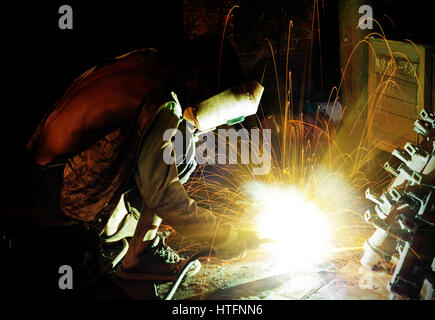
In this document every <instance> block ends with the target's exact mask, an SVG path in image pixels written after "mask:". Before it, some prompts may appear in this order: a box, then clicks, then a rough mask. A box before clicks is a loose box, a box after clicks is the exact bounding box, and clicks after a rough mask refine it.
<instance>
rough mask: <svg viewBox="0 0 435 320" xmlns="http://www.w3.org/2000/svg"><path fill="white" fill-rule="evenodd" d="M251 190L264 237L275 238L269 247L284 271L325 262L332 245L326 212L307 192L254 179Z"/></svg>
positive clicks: (260, 231) (249, 186)
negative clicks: (305, 193) (308, 198)
mask: <svg viewBox="0 0 435 320" xmlns="http://www.w3.org/2000/svg"><path fill="white" fill-rule="evenodd" d="M247 193H248V195H250V197H251V198H252V201H253V210H254V211H255V213H256V214H257V215H256V225H257V228H258V231H259V233H260V238H262V239H271V240H274V241H275V242H274V243H272V244H270V246H269V249H270V252H271V254H272V255H273V257H274V258H275V259H274V260H276V261H274V262H273V263H275V264H276V268H278V269H280V271H301V270H304V269H305V270H306V269H307V268H310V267H315V266H316V265H318V264H319V263H321V262H322V261H323V260H324V259H325V257H326V255H327V253H328V251H329V248H330V241H329V238H330V237H329V230H330V228H329V226H328V222H327V219H326V216H325V213H324V212H322V210H320V209H319V208H318V207H317V205H316V204H315V203H313V202H310V201H307V199H306V196H305V195H304V193H303V192H301V191H300V190H298V189H296V188H295V187H290V186H286V187H283V186H279V185H273V184H264V183H259V182H252V183H250V184H248V185H247ZM276 268H275V269H276Z"/></svg>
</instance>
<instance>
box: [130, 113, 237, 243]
mask: <svg viewBox="0 0 435 320" xmlns="http://www.w3.org/2000/svg"><path fill="white" fill-rule="evenodd" d="M179 121H180V120H179V117H178V116H177V115H176V114H175V113H174V112H173V110H171V108H170V106H168V105H166V107H163V108H162V109H161V110H160V112H159V113H158V114H157V116H156V118H155V120H154V122H153V124H152V126H151V127H150V129H149V130H148V131H147V134H146V135H145V136H144V137H143V140H142V141H141V149H140V151H139V153H138V159H137V171H136V176H135V179H136V183H137V186H138V188H139V190H140V192H141V194H142V197H143V199H144V201H145V204H146V206H147V207H148V208H150V209H152V210H153V211H154V212H155V214H156V215H158V216H159V217H160V218H162V219H163V220H164V221H165V223H168V224H170V225H171V226H172V227H174V228H175V229H176V230H177V231H179V232H180V233H182V234H183V235H185V236H186V237H189V238H192V239H194V240H198V241H210V238H212V237H213V235H214V233H215V231H216V227H217V221H216V218H215V216H214V215H213V214H212V213H211V212H210V211H208V210H206V209H204V208H201V207H198V206H197V205H196V202H195V201H194V200H192V199H190V198H189V197H188V196H187V194H186V191H185V190H184V187H183V185H182V184H181V182H180V180H179V178H178V174H177V167H176V164H175V163H173V164H171V165H168V164H166V163H165V161H164V159H163V150H164V148H172V145H171V144H168V143H167V142H166V141H163V136H164V132H165V131H166V130H167V129H175V128H177V127H178V124H179ZM219 229H220V231H219V235H220V237H223V238H228V237H229V236H231V235H230V233H231V232H227V231H230V230H232V228H231V226H222V227H221V228H219ZM226 229H227V230H226ZM225 240H226V239H225Z"/></svg>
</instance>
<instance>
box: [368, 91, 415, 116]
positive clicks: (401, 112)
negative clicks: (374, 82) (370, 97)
mask: <svg viewBox="0 0 435 320" xmlns="http://www.w3.org/2000/svg"><path fill="white" fill-rule="evenodd" d="M374 99H375V100H374V101H373V103H374V105H373V106H374V107H375V108H376V110H382V111H386V112H389V113H392V114H394V115H397V116H400V117H403V118H406V119H409V120H412V121H415V120H416V119H417V118H418V114H419V110H418V109H417V106H416V105H415V104H411V103H408V102H405V101H403V100H400V99H396V98H393V97H388V96H385V95H379V94H375V98H374Z"/></svg>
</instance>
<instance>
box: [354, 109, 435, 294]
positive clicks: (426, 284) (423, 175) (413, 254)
mask: <svg viewBox="0 0 435 320" xmlns="http://www.w3.org/2000/svg"><path fill="white" fill-rule="evenodd" d="M420 118H421V119H418V120H417V121H415V124H414V131H416V132H417V133H418V134H419V135H420V136H421V137H420V138H421V139H420V140H421V143H419V144H418V145H415V144H412V143H410V142H408V143H406V144H405V146H404V150H400V149H396V150H394V151H393V152H392V154H393V155H394V156H395V157H397V158H398V159H399V160H400V161H401V164H400V165H399V166H398V167H397V168H393V167H392V166H391V165H390V164H389V163H388V162H386V163H385V165H384V168H385V170H387V171H388V172H390V173H391V174H392V175H393V176H394V178H393V180H392V181H391V183H390V185H389V187H388V189H387V190H386V191H385V192H384V193H383V194H381V195H379V196H376V195H373V194H372V193H371V192H370V190H369V189H367V191H366V198H367V199H368V200H370V201H372V202H373V203H374V204H375V205H374V206H373V207H371V208H369V209H368V210H367V211H366V213H365V214H364V218H365V220H366V222H367V223H369V224H372V225H373V226H375V227H376V231H375V232H374V233H373V235H372V236H371V237H370V238H369V239H368V240H367V241H366V242H365V243H364V255H363V257H362V258H361V260H360V262H361V264H362V265H363V266H364V267H366V268H368V269H372V270H375V269H376V268H377V267H379V266H381V267H385V266H387V265H388V263H390V262H392V261H393V259H392V258H393V257H396V259H395V261H396V262H395V263H394V264H393V266H394V265H395V266H394V268H395V269H394V273H393V275H392V278H391V280H390V281H389V283H388V286H387V288H388V290H389V291H390V299H394V300H397V299H421V298H423V299H432V298H433V286H434V285H435V283H434V274H435V272H434V267H435V259H434V258H435V208H434V207H435V205H434V197H435V196H434V185H435V183H434V174H435V170H434V169H435V157H434V155H435V116H434V114H433V113H428V112H426V111H425V110H422V111H421V112H420ZM423 291H424V292H423Z"/></svg>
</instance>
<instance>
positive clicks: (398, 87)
mask: <svg viewBox="0 0 435 320" xmlns="http://www.w3.org/2000/svg"><path fill="white" fill-rule="evenodd" d="M372 76H373V77H374V79H373V81H374V85H375V87H376V88H377V90H376V91H377V92H378V93H381V92H382V93H383V94H384V95H385V96H388V97H392V98H395V99H399V100H402V101H406V102H409V103H411V104H414V105H415V104H417V94H418V90H417V83H416V82H415V79H414V81H406V80H403V79H399V78H396V77H385V76H383V75H381V74H380V73H374V74H373V75H372Z"/></svg>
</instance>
